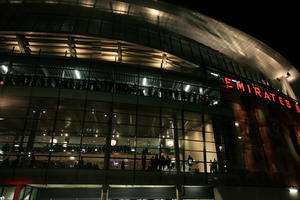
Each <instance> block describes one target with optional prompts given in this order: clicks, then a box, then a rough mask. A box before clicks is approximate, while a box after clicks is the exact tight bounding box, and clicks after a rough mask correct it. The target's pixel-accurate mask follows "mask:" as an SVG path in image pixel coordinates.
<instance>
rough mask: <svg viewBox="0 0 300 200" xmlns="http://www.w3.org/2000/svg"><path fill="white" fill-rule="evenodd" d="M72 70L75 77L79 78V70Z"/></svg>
mask: <svg viewBox="0 0 300 200" xmlns="http://www.w3.org/2000/svg"><path fill="white" fill-rule="evenodd" d="M74 72H75V76H76V78H77V79H80V78H81V76H80V72H79V71H78V70H77V69H75V70H74Z"/></svg>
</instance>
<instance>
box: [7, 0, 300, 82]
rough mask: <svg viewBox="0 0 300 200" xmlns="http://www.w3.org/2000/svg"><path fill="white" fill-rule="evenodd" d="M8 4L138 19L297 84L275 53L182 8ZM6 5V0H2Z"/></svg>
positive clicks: (131, 2)
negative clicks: (89, 10)
mask: <svg viewBox="0 0 300 200" xmlns="http://www.w3.org/2000/svg"><path fill="white" fill-rule="evenodd" d="M8 1H9V2H11V3H41V2H43V3H51V4H72V5H79V6H83V7H93V8H96V9H101V10H105V11H106V12H112V13H117V14H124V15H130V16H136V17H139V18H140V19H141V20H145V21H147V22H150V23H152V24H156V25H159V26H161V27H164V28H166V29H168V30H170V31H172V32H176V33H177V34H180V35H182V36H185V37H187V38H190V39H192V40H194V41H197V42H199V43H202V44H204V45H206V46H208V47H211V48H212V49H215V50H217V51H219V52H221V53H223V54H225V55H227V56H228V57H230V58H232V59H234V60H236V61H237V62H239V63H242V64H245V65H246V66H249V67H251V68H253V69H255V70H259V71H260V72H262V73H263V74H265V76H266V77H268V78H269V79H271V80H275V79H276V78H280V77H282V76H284V75H286V73H287V72H289V73H290V77H288V81H289V82H290V83H291V84H292V85H294V86H297V85H300V84H297V82H300V81H299V80H300V76H299V72H298V71H297V69H296V68H295V67H294V66H293V65H291V64H290V63H289V62H288V61H287V60H286V59H285V58H284V57H282V56H281V55H280V54H279V53H278V52H276V51H275V50H273V49H271V48H270V47H268V46H267V45H266V44H264V43H262V42H260V41H258V40H257V39H255V38H253V37H251V36H250V35H248V34H246V33H244V32H242V31H239V30H238V29H236V28H233V27H231V26H229V25H227V24H225V23H222V22H220V21H217V20H215V19H212V18H210V17H208V16H205V15H203V14H200V13H198V12H194V11H191V10H188V9H185V8H181V7H177V6H174V5H170V4H168V3H165V2H158V1H154V0H139V1H136V0H116V1H112V0H101V1H97V0H77V1H75V0H59V1H58V0H45V1H43V0H41V1H34V0H26V1H25V0H24V2H23V0H19V1H18V0H8ZM5 2H7V1H5Z"/></svg>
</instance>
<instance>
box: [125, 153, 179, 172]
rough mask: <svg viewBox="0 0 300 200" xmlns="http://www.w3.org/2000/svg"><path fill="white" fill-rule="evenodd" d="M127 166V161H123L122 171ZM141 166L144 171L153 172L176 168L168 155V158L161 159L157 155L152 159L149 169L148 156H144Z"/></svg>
mask: <svg viewBox="0 0 300 200" xmlns="http://www.w3.org/2000/svg"><path fill="white" fill-rule="evenodd" d="M125 166H126V162H125V160H122V162H121V169H122V170H125ZM141 166H142V170H151V171H160V170H162V171H163V170H171V169H173V168H174V167H175V166H174V164H173V163H172V162H171V159H170V157H169V156H168V155H167V156H166V157H165V156H164V155H162V156H160V157H159V156H158V155H157V154H156V155H155V156H152V157H151V159H150V165H149V166H148V167H147V156H146V154H142V156H141Z"/></svg>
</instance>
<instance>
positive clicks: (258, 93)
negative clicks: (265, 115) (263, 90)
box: [253, 87, 261, 97]
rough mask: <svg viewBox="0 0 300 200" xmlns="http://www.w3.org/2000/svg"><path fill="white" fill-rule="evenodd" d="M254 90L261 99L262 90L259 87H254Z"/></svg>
mask: <svg viewBox="0 0 300 200" xmlns="http://www.w3.org/2000/svg"><path fill="white" fill-rule="evenodd" d="M253 88H254V92H255V95H256V96H260V97H261V94H260V89H259V88H258V87H253Z"/></svg>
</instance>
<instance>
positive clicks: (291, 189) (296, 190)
mask: <svg viewBox="0 0 300 200" xmlns="http://www.w3.org/2000/svg"><path fill="white" fill-rule="evenodd" d="M289 192H290V193H291V194H296V193H297V192H298V189H296V188H290V189H289Z"/></svg>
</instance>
